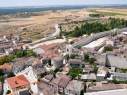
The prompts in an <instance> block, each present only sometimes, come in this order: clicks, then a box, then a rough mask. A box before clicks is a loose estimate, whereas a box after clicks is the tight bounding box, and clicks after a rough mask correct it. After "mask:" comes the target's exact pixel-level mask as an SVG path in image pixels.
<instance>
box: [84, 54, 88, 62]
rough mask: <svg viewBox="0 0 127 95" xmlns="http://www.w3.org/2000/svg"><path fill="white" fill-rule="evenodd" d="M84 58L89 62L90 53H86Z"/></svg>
mask: <svg viewBox="0 0 127 95" xmlns="http://www.w3.org/2000/svg"><path fill="white" fill-rule="evenodd" d="M84 59H85V61H86V62H88V61H89V55H88V54H85V55H84Z"/></svg>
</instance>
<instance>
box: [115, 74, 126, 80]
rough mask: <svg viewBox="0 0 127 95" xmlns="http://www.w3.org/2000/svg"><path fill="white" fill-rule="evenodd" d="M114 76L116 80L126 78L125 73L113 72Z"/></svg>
mask: <svg viewBox="0 0 127 95" xmlns="http://www.w3.org/2000/svg"><path fill="white" fill-rule="evenodd" d="M114 78H115V79H117V80H127V73H118V72H115V73H114Z"/></svg>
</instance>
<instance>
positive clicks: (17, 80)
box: [6, 75, 30, 88]
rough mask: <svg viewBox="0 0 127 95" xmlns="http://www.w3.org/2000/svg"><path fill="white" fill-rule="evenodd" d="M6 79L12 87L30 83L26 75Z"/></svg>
mask: <svg viewBox="0 0 127 95" xmlns="http://www.w3.org/2000/svg"><path fill="white" fill-rule="evenodd" d="M6 80H7V83H8V84H9V85H10V87H11V88H16V87H19V86H24V85H28V84H30V82H29V81H28V80H27V79H26V78H25V76H24V75H20V76H15V77H11V78H7V79H6Z"/></svg>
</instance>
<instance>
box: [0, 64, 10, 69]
mask: <svg viewBox="0 0 127 95" xmlns="http://www.w3.org/2000/svg"><path fill="white" fill-rule="evenodd" d="M11 68H12V67H11V65H9V64H4V65H0V69H11Z"/></svg>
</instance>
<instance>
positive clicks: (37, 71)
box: [33, 67, 46, 76]
mask: <svg viewBox="0 0 127 95" xmlns="http://www.w3.org/2000/svg"><path fill="white" fill-rule="evenodd" d="M33 72H34V73H35V74H36V75H37V76H39V75H41V74H45V73H46V69H45V68H39V67H36V68H33Z"/></svg>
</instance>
